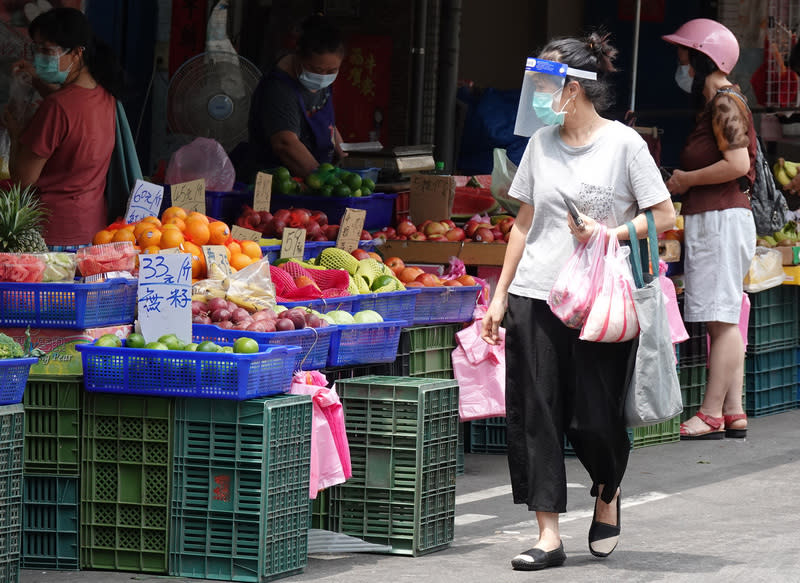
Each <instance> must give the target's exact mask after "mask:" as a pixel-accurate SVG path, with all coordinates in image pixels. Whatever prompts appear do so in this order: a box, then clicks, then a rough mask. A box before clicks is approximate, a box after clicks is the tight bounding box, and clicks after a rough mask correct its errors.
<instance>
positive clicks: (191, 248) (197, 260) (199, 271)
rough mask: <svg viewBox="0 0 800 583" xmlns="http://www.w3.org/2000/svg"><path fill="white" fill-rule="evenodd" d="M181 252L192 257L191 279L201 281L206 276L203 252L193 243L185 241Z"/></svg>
mask: <svg viewBox="0 0 800 583" xmlns="http://www.w3.org/2000/svg"><path fill="white" fill-rule="evenodd" d="M182 247H183V252H184V253H189V254H190V255H191V256H192V277H193V278H196V279H203V278H204V277H205V276H206V258H205V256H204V255H203V250H202V249H200V247H198V246H197V245H195V244H194V243H191V242H189V241H185V242H184V243H183V245H182Z"/></svg>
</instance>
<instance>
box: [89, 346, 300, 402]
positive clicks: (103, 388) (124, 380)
mask: <svg viewBox="0 0 800 583" xmlns="http://www.w3.org/2000/svg"><path fill="white" fill-rule="evenodd" d="M221 345H223V346H225V345H230V344H229V343H221ZM75 348H76V349H77V350H78V351H79V352H80V353H81V356H82V359H83V375H84V385H85V387H86V390H87V391H90V392H95V393H124V394H130V395H146V396H150V397H173V396H174V397H201V398H204V399H228V400H231V401H243V400H245V399H253V398H256V397H266V396H269V395H276V394H279V393H285V392H287V391H288V390H289V387H290V385H291V383H292V373H293V372H294V367H293V365H294V360H295V355H296V354H297V352H299V351H300V348H299V347H297V346H261V348H262V349H263V350H262V351H261V352H256V353H254V354H229V353H220V352H188V351H181V350H149V349H146V348H105V347H101V346H95V345H94V344H78V345H76V346H75Z"/></svg>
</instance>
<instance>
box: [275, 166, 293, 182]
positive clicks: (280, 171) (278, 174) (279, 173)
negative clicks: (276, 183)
mask: <svg viewBox="0 0 800 583" xmlns="http://www.w3.org/2000/svg"><path fill="white" fill-rule="evenodd" d="M272 175H273V176H274V177H275V178H276V179H278V180H291V179H292V174H291V172H289V169H288V168H286V167H285V166H281V167H280V168H276V169H275V172H273V173H272Z"/></svg>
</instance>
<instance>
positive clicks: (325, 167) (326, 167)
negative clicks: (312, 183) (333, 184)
mask: <svg viewBox="0 0 800 583" xmlns="http://www.w3.org/2000/svg"><path fill="white" fill-rule="evenodd" d="M334 169H336V166H334V165H333V164H331V163H330V162H324V163H322V164H320V165H319V168H317V172H330V171H331V170H334Z"/></svg>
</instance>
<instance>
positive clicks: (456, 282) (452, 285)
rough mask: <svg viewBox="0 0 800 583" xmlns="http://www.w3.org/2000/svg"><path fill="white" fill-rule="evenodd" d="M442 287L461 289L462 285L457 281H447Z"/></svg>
mask: <svg viewBox="0 0 800 583" xmlns="http://www.w3.org/2000/svg"><path fill="white" fill-rule="evenodd" d="M443 285H446V286H447V287H463V284H462V283H461V282H460V281H458V280H457V279H448V280H446V281H445V282H444V284H443Z"/></svg>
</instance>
